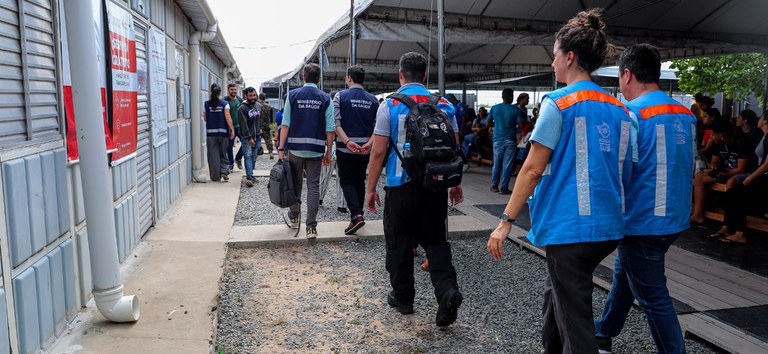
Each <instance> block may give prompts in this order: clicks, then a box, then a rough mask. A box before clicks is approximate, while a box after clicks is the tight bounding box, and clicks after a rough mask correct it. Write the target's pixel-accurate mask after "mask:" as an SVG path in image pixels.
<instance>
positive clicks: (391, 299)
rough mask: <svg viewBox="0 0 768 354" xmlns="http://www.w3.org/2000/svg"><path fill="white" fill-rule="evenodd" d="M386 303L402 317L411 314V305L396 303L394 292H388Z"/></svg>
mask: <svg viewBox="0 0 768 354" xmlns="http://www.w3.org/2000/svg"><path fill="white" fill-rule="evenodd" d="M387 303H388V304H389V306H392V307H394V308H395V309H396V310H397V312H400V313H401V314H403V315H408V314H411V313H413V305H405V304H403V303H402V302H400V301H397V299H395V292H394V291H390V292H389V295H387Z"/></svg>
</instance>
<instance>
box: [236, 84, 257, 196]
mask: <svg viewBox="0 0 768 354" xmlns="http://www.w3.org/2000/svg"><path fill="white" fill-rule="evenodd" d="M257 98H258V95H257V94H256V89H255V88H253V87H248V88H246V89H245V101H243V103H240V107H238V108H237V116H238V118H239V119H240V141H241V143H242V146H243V156H245V185H246V186H248V187H249V188H250V187H253V182H254V181H255V180H254V179H253V164H254V162H255V159H256V152H257V151H258V150H259V145H261V140H259V138H260V136H261V105H259V103H258V102H256V99H257Z"/></svg>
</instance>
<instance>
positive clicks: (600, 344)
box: [595, 337, 613, 354]
mask: <svg viewBox="0 0 768 354" xmlns="http://www.w3.org/2000/svg"><path fill="white" fill-rule="evenodd" d="M595 340H596V341H597V352H598V353H599V354H611V353H613V352H612V351H611V337H595Z"/></svg>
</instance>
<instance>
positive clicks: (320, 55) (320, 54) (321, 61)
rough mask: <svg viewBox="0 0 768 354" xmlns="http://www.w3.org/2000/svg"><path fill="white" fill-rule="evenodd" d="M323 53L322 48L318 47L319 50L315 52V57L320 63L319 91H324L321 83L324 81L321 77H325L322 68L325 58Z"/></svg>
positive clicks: (323, 48)
mask: <svg viewBox="0 0 768 354" xmlns="http://www.w3.org/2000/svg"><path fill="white" fill-rule="evenodd" d="M324 52H325V47H324V46H320V48H318V50H317V53H318V55H317V56H318V57H319V58H318V59H319V60H318V61H319V62H320V91H324V87H323V83H324V81H325V80H324V78H323V76H325V68H324V66H325V65H324V64H323V57H324V56H325V53H324Z"/></svg>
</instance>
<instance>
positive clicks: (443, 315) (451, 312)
mask: <svg viewBox="0 0 768 354" xmlns="http://www.w3.org/2000/svg"><path fill="white" fill-rule="evenodd" d="M463 299H464V297H463V296H461V293H460V292H459V290H458V289H450V290H448V291H447V292H446V293H445V294H443V297H442V298H441V299H440V304H439V306H438V307H437V316H435V323H436V324H437V326H438V327H445V326H450V325H451V324H452V323H454V322H456V317H457V316H458V313H459V306H461V301H462V300H463Z"/></svg>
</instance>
